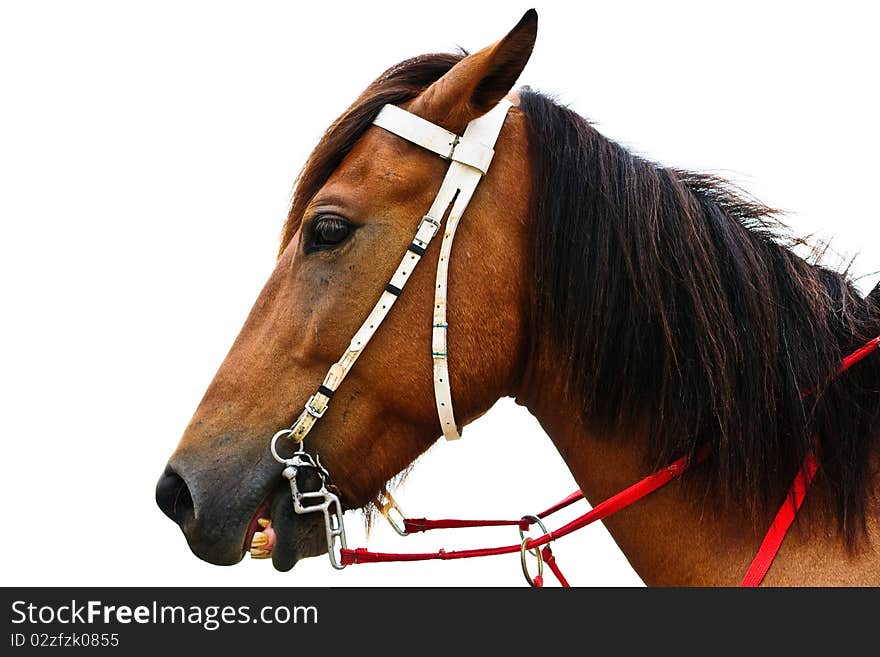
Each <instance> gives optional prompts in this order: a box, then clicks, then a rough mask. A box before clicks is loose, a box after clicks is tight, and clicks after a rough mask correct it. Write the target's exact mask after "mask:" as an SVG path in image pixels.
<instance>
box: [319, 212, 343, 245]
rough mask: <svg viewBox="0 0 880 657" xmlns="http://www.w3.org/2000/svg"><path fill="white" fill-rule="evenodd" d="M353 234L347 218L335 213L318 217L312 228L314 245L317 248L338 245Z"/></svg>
mask: <svg viewBox="0 0 880 657" xmlns="http://www.w3.org/2000/svg"><path fill="white" fill-rule="evenodd" d="M350 234H351V226H350V225H349V223H348V222H347V221H345V219H342V218H341V217H336V216H333V215H327V216H322V217H318V219H317V220H316V221H315V223H314V226H313V228H312V246H313V247H314V248H316V249H320V248H327V247H331V246H336V245H338V244H341V243H342V242H344V241H345V239H346V238H347V237H348V236H349V235H350Z"/></svg>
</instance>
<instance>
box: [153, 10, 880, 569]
mask: <svg viewBox="0 0 880 657" xmlns="http://www.w3.org/2000/svg"><path fill="white" fill-rule="evenodd" d="M536 33H537V15H536V14H535V13H534V12H533V11H530V12H528V13H527V14H526V15H525V16H524V17H523V19H522V20H521V21H520V23H519V24H518V25H517V26H516V27H515V28H514V29H513V30H512V31H511V32H510V33H509V34H508V35H507V36H506V37H504V38H503V39H502V40H500V41H498V42H497V43H495V44H494V45H492V46H489V47H487V48H485V49H484V50H481V51H479V52H477V53H475V54H472V55H464V54H456V55H446V54H444V55H425V56H422V57H418V58H415V59H411V60H408V61H405V62H403V63H401V64H399V65H397V66H394V67H393V68H391V69H389V70H388V71H386V72H385V73H383V74H382V75H381V76H380V77H379V78H378V79H377V80H376V81H375V82H374V83H373V84H371V85H370V86H369V87H368V88H367V90H366V91H365V92H364V93H363V94H362V95H361V96H360V98H358V99H357V100H356V101H355V103H354V104H353V105H352V106H351V107H350V108H349V109H348V110H347V111H346V112H345V113H344V114H343V115H342V116H341V117H340V118H339V119H337V120H336V121H335V122H334V123H333V125H332V126H331V127H330V128H329V129H328V131H327V132H326V134H325V135H324V137H323V139H322V141H321V142H320V144H319V145H318V147H317V148H316V150H315V151H314V153H313V154H312V155H311V157H310V158H309V160H308V162H307V164H306V166H305V168H304V169H303V171H302V173H301V175H300V177H299V180H298V183H297V187H296V192H295V195H294V200H293V204H292V208H291V210H290V214H289V217H288V220H287V222H286V225H285V227H284V231H283V238H282V243H281V249H280V255H279V257H278V261H277V265H276V268H275V270H274V272H273V273H272V275H271V277H270V278H269V280H268V282H267V283H266V286H265V288H264V289H263V291H262V293H261V294H260V296H259V298H258V299H257V301H256V304H255V306H254V308H253V310H252V311H251V313H250V316H249V317H248V319H247V321H246V322H245V325H244V327H243V329H242V331H241V334H240V335H239V337H238V339H237V340H236V341H235V343H234V345H233V346H232V349H231V351H230V353H229V355H228V356H227V358H226V360H225V361H224V362H223V364H222V366H221V367H220V370H219V372H218V373H217V375H216V377H215V379H214V381H213V382H212V383H211V385H210V387H209V388H208V390H207V392H206V393H205V396H204V399H203V400H202V402H201V404H200V406H199V408H198V409H197V410H196V413H195V415H194V417H193V419H192V421H191V422H190V424H189V426H188V427H187V429H186V432H185V433H184V436H183V438H182V440H181V442H180V445H179V446H178V448H177V450H176V451H175V453H174V454H173V456H172V457H171V459H170V461H169V464H168V467H167V468H166V470H165V472H164V474H163V475H162V478H161V479H160V481H159V485H158V488H157V493H156V496H157V501H158V503H159V506H160V507H161V508H162V510H163V511H164V512H165V513H166V514H167V515H168V516H169V517H171V518H172V519H173V520H174V521H175V522H177V523H178V524H179V525H180V527H181V528H182V530H183V532H184V534H185V536H186V538H187V541H188V543H189V546H190V548H191V549H192V550H193V552H195V554H196V555H198V556H199V557H201V558H202V559H205V560H207V561H210V562H212V563H217V564H232V563H236V562H238V561H239V560H240V559H241V558H242V556H243V555H244V553H245V552H246V551H247V550H249V549H250V550H251V551H252V553H253V554H254V555H255V556H270V555H271V557H272V560H273V563H274V565H275V566H276V568H278V569H279V570H287V569H289V568H291V567H292V566H293V565H294V564H295V563H296V561H297V560H298V559H300V558H304V557H308V556H313V555H317V554H321V553H324V552H325V551H326V550H327V546H326V541H325V539H324V529H323V525H322V521H321V518H320V514H310V515H296V514H294V513H293V510H292V508H291V499H290V491H289V488H288V487H287V482H285V481H284V480H283V479H282V478H281V477H280V476H279V471H280V468H279V466H278V464H277V463H276V462H275V461H274V460H273V459H272V458H271V456H270V454H269V452H268V449H267V447H268V440H269V437H271V436H272V435H273V434H274V433H275V432H276V431H277V430H278V429H279V428H282V427H285V426H288V425H289V424H290V422H291V421H292V420H293V419H294V418H295V417H296V416H297V415H298V411H299V410H300V409H301V408H302V404H303V403H304V402H305V400H306V399H308V398H309V396H310V395H311V394H312V393H313V392H314V390H315V388H316V386H317V385H318V384H319V383H320V382H321V380H322V378H323V376H324V374H325V372H326V371H327V368H328V367H329V366H330V365H331V364H332V363H333V362H335V360H336V359H337V358H338V356H339V354H340V353H342V352H343V351H344V350H345V348H346V347H347V346H348V344H349V340H350V338H351V336H352V335H353V334H354V332H355V331H356V330H357V328H358V327H359V326H360V323H361V322H362V321H363V319H364V317H365V316H366V315H367V313H368V312H369V311H370V309H371V308H372V307H373V304H374V303H375V302H376V299H377V298H378V296H379V294H380V293H381V291H382V289H383V286H384V285H385V284H386V283H387V281H388V280H389V278H390V276H391V273H392V272H393V271H394V269H395V267H396V266H397V263H398V262H399V261H400V258H401V257H402V254H404V253H405V252H406V250H407V247H408V245H409V244H410V242H411V240H412V235H413V233H414V231H415V227H416V225H417V224H418V221H419V219H420V218H421V217H422V215H424V214H425V211H426V210H427V208H428V206H429V205H430V203H431V201H432V199H433V198H434V195H435V194H436V193H437V189H438V186H439V184H440V180H441V179H442V177H443V175H444V172H445V170H446V167H447V164H446V163H445V162H443V160H441V159H440V158H438V157H436V156H435V155H433V154H432V153H430V152H428V151H426V150H424V149H421V148H419V147H418V146H415V145H413V144H411V143H409V142H407V141H404V140H403V139H401V138H399V137H397V136H395V135H394V134H391V133H390V132H388V131H386V130H383V129H381V128H379V127H376V126H372V125H371V124H372V121H373V119H374V118H375V117H376V115H377V114H378V112H379V110H380V109H381V108H382V107H383V106H384V105H385V104H395V105H399V106H401V107H404V108H406V109H408V110H409V111H410V112H412V113H414V114H416V115H418V116H421V117H423V118H425V119H427V120H429V121H431V122H433V123H435V124H438V125H440V126H442V127H443V128H446V129H447V130H449V131H452V132H455V133H456V134H461V132H462V130H463V129H464V128H465V127H466V126H467V124H468V123H469V122H470V121H472V120H473V119H475V118H477V117H479V116H481V115H482V114H484V113H486V112H487V111H488V110H489V109H491V108H492V107H493V106H495V105H496V104H497V103H498V102H499V101H500V100H502V99H503V98H505V97H507V98H509V99H510V100H511V102H513V104H514V107H513V108H512V109H511V111H510V112H509V113H508V115H507V118H506V120H505V123H504V125H503V129H502V131H501V134H500V137H499V139H498V143H497V145H496V154H495V158H494V160H493V162H492V167H491V169H490V171H489V173H488V175H487V176H486V177H485V179H484V180H483V182H482V183H481V184H480V187H479V188H478V189H477V192H476V194H475V196H474V198H473V200H472V202H471V204H470V206H469V207H468V210H467V212H466V214H465V217H464V220H463V222H462V225H461V228H460V230H459V235H458V238H457V242H456V247H455V251H454V257H453V258H451V260H450V271H449V296H450V304H449V326H450V329H449V338H448V340H449V346H448V351H449V354H450V360H449V367H450V378H451V384H452V392H453V398H454V407H455V414H456V420H457V421H458V423H459V424H461V425H465V424H467V423H468V422H470V421H472V420H473V419H475V418H477V417H479V416H480V415H481V414H482V413H484V412H486V411H487V410H488V409H489V407H490V406H492V404H493V403H494V402H495V401H496V400H497V399H498V398H500V397H502V396H513V397H515V398H516V400H517V402H518V403H520V404H522V405H525V406H526V407H527V408H528V409H529V411H530V412H531V413H533V414H534V415H535V416H536V417H537V418H538V420H539V421H540V423H541V425H542V426H543V428H544V429H545V430H546V432H547V434H548V435H549V436H550V438H551V439H552V440H553V442H554V444H555V445H556V447H557V448H558V450H559V451H560V453H561V454H562V456H563V458H564V459H565V461H566V463H567V465H568V467H569V468H570V469H571V472H572V474H573V475H574V477H575V479H576V481H577V483H578V485H579V486H580V487H581V488H582V490H583V491H584V492H585V493H586V496H587V498H588V499H589V500H590V501H591V502H592V503H596V502H598V501H601V500H602V499H604V498H606V497H608V496H609V495H611V494H613V493H615V492H617V491H618V490H620V489H622V488H623V487H625V486H626V485H628V484H630V483H632V482H633V481H635V480H636V479H638V478H639V477H640V476H641V475H644V474H645V473H646V472H647V471H649V470H652V469H654V468H656V467H659V466H662V465H665V464H666V463H668V462H670V461H672V460H673V459H675V458H677V457H679V456H681V455H682V454H687V453H689V452H692V451H693V450H694V449H695V448H696V447H697V446H699V445H701V444H704V443H708V444H709V445H710V446H711V456H710V457H709V458H708V459H707V460H706V461H705V462H704V463H702V464H701V465H699V466H698V467H694V468H693V469H692V470H691V471H689V472H688V474H687V475H686V476H684V477H682V478H681V479H679V480H676V481H675V482H674V483H673V484H671V485H669V486H668V487H666V488H664V489H663V490H661V491H660V492H658V493H655V494H654V495H653V496H651V497H649V498H646V499H645V500H643V501H641V502H639V503H638V504H636V505H634V506H632V507H629V508H628V509H626V510H624V511H623V512H621V513H619V514H617V515H615V516H613V517H612V518H610V519H609V520H607V521H606V524H607V526H608V529H609V530H610V532H611V533H612V535H613V537H614V538H615V540H616V541H617V543H618V545H619V546H620V548H621V549H622V550H623V552H624V553H625V554H626V556H627V558H628V559H629V561H630V563H631V564H632V565H633V567H634V568H635V569H636V571H637V572H638V573H639V575H640V576H641V577H642V578H643V580H644V581H645V582H646V583H648V584H678V585H729V584H735V583H737V582H739V580H740V578H741V577H742V574H743V572H744V571H745V569H746V567H747V566H748V563H749V561H750V560H751V558H752V557H753V556H754V554H755V552H756V549H757V547H758V545H759V543H760V541H761V538H762V535H763V533H764V532H765V531H766V528H767V526H768V524H769V522H770V520H771V518H772V515H773V513H774V512H775V510H776V508H778V506H779V504H780V502H781V501H782V500H783V498H784V496H785V494H786V490H787V488H788V486H789V484H790V482H791V480H792V478H793V476H794V474H795V472H796V471H797V469H798V467H799V465H800V464H801V462H802V461H803V458H804V456H805V455H806V454H807V453H808V452H809V451H810V450H812V449H814V448H818V449H817V453H818V454H819V455H820V462H821V467H820V470H819V474H818V476H817V479H816V483H815V484H814V485H813V487H812V488H811V489H810V491H809V495H808V497H807V502H806V504H805V506H804V509H803V510H802V511H801V513H800V515H799V516H798V518H797V521H796V524H795V527H794V529H793V530H792V532H790V533H789V535H788V537H787V538H786V540H785V543H784V544H783V547H782V550H781V551H780V553H779V556H778V559H777V560H776V562H775V563H774V566H773V568H772V569H771V571H770V573H769V575H768V577H767V579H766V580H765V581H766V582H767V583H769V584H774V585H796V584H813V585H834V584H848V585H856V584H873V585H878V584H880V548H878V547H877V541H878V539H880V500H878V496H877V492H876V486H875V484H876V482H877V479H878V476H880V475H878V472H877V468H878V465H880V450H878V443H880V363H878V362H877V361H878V360H880V359H878V358H876V357H874V358H871V359H868V360H866V361H865V362H863V363H861V364H859V365H858V366H857V367H855V368H853V370H851V371H850V372H847V373H846V374H845V375H843V376H841V377H839V378H837V379H833V377H832V375H833V373H834V372H835V371H836V369H837V367H838V365H839V362H840V359H841V357H842V356H843V355H844V354H845V353H848V351H850V350H852V349H853V348H855V347H857V346H859V345H860V344H862V343H864V342H865V341H866V340H868V339H870V338H872V337H874V336H876V335H877V334H878V333H880V290H878V289H875V290H874V291H873V292H872V293H871V294H870V295H868V297H867V298H863V297H862V296H860V295H859V294H858V293H857V291H856V290H855V289H854V287H853V286H852V285H851V283H850V282H849V280H848V279H847V277H846V275H845V274H841V273H837V272H834V271H831V270H829V269H826V268H823V267H821V266H819V265H818V264H815V263H811V262H807V261H805V260H803V259H801V258H800V257H798V256H796V255H795V254H794V253H793V252H792V251H791V250H790V246H791V244H790V243H788V244H786V243H784V242H783V241H782V240H781V238H780V232H779V230H778V223H777V222H776V221H775V219H774V216H775V213H774V212H773V211H772V210H770V209H768V208H766V207H763V206H762V205H760V204H759V203H756V202H754V201H752V200H749V199H747V198H745V197H744V196H743V194H742V193H741V192H738V191H737V190H735V189H733V188H731V187H730V186H729V185H727V184H726V183H724V181H721V180H718V179H716V178H713V177H709V176H705V175H700V174H694V173H689V172H685V171H680V170H674V169H669V168H664V167H661V166H659V165H657V164H654V163H651V162H648V161H646V160H644V159H641V158H638V157H636V156H634V155H632V154H630V153H629V152H627V151H626V150H625V149H623V148H622V147H620V146H619V145H617V144H615V143H613V142H611V141H609V140H608V139H606V138H604V137H603V136H601V135H600V134H599V133H598V132H597V131H596V130H595V129H594V128H593V127H592V126H590V124H589V123H588V122H587V121H585V120H584V119H582V118H581V117H579V116H577V115H576V114H574V113H573V112H571V111H569V110H567V109H565V108H563V107H560V106H559V105H557V104H555V103H554V102H553V101H552V100H550V99H548V98H546V97H544V96H542V95H540V94H538V93H535V92H533V91H531V90H529V89H520V90H518V91H511V90H512V88H513V85H514V83H515V82H516V79H517V77H518V76H519V74H520V72H521V71H522V69H523V67H524V66H525V64H526V62H527V60H528V58H529V56H530V54H531V51H532V47H533V44H534V41H535V37H536ZM437 258H438V245H437V244H436V243H432V244H431V246H430V248H429V249H428V250H427V253H426V254H425V256H424V259H425V260H426V263H425V266H423V267H422V268H420V269H417V270H415V271H414V272H413V274H412V279H411V281H410V282H409V284H408V285H407V288H406V290H405V292H404V293H403V294H402V295H401V297H400V299H399V301H398V303H397V305H396V307H395V308H393V309H392V311H391V312H390V314H389V316H388V318H387V320H386V321H385V323H384V324H382V326H381V328H380V329H379V330H378V332H377V333H376V335H375V337H374V338H373V341H372V344H370V345H369V347H368V348H367V349H365V350H364V354H363V356H362V357H361V359H360V360H359V361H358V362H357V364H356V366H355V367H354V368H353V369H352V371H351V374H350V375H349V377H348V378H347V379H346V380H345V381H344V382H343V383H342V385H341V386H340V388H339V389H338V390H337V391H336V394H335V396H334V398H333V404H332V407H331V408H330V410H329V411H328V412H327V415H326V417H324V418H323V420H322V421H321V423H320V425H318V426H316V428H315V430H314V431H313V432H312V433H311V434H310V436H309V440H308V443H309V449H310V450H311V451H313V452H316V453H318V454H320V457H321V460H322V462H323V465H324V466H325V467H326V468H327V469H328V470H329V471H330V472H331V473H332V475H333V480H334V483H335V485H336V486H337V487H338V489H339V492H340V496H341V498H342V501H343V504H344V506H345V508H348V509H354V508H360V507H365V506H368V505H370V504H371V503H373V502H375V501H376V500H377V499H378V496H379V495H380V494H381V493H382V492H383V491H384V486H385V484H386V482H387V481H388V480H389V479H390V478H392V477H393V476H395V475H397V474H398V473H400V472H401V471H402V470H404V469H405V468H407V466H409V465H410V464H411V463H412V462H413V461H414V460H415V459H416V458H417V457H418V456H419V455H420V454H421V453H423V452H424V451H425V450H426V449H427V448H428V447H429V446H430V445H431V444H432V443H433V442H434V441H435V440H436V439H437V437H438V436H439V435H440V433H441V432H440V425H439V421H438V419H437V415H436V413H435V410H434V397H433V389H432V372H431V358H430V355H429V353H428V352H429V351H430V345H431V322H430V320H431V314H432V307H431V304H432V299H433V286H434V279H433V269H434V266H435V265H436V263H437ZM802 391H809V393H810V394H808V395H806V396H802V394H801V392H802ZM486 467H491V464H487V465H486ZM270 522H271V526H270V530H271V531H268V532H259V533H256V531H257V530H258V529H260V528H261V527H259V526H258V525H261V526H262V527H266V525H267V524H268V523H270ZM254 536H257V538H256V539H254V538H253V537H254Z"/></svg>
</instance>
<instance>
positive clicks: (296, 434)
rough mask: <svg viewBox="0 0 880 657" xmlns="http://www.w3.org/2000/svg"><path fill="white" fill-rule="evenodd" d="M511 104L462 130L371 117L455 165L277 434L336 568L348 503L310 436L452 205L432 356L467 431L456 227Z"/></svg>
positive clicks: (444, 400)
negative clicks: (460, 398) (457, 344)
mask: <svg viewBox="0 0 880 657" xmlns="http://www.w3.org/2000/svg"><path fill="white" fill-rule="evenodd" d="M510 107H511V103H510V101H508V100H502V101H501V102H500V103H498V105H496V106H495V107H494V108H493V109H491V110H490V111H489V112H487V113H486V114H484V115H483V116H480V117H479V118H477V119H474V120H473V121H471V122H470V123H469V124H468V126H467V128H466V129H465V131H464V134H463V135H462V136H458V135H456V134H455V133H452V132H450V131H448V130H446V129H444V128H441V127H440V126H438V125H435V124H434V123H431V122H430V121H427V120H425V119H423V118H421V117H419V116H416V115H415V114H412V113H411V112H408V111H406V110H405V109H402V108H400V107H397V106H396V105H385V106H384V107H383V108H382V110H381V111H380V112H379V114H378V115H377V116H376V118H375V120H374V121H373V124H374V125H376V126H379V127H380V128H383V129H384V130H387V131H388V132H391V133H392V134H395V135H397V136H398V137H402V138H403V139H406V140H407V141H410V142H412V143H414V144H417V145H418V146H421V147H422V148H425V149H427V150H429V151H431V152H433V153H436V154H437V155H439V156H440V157H442V158H443V159H444V160H449V168H448V169H447V171H446V176H445V177H444V178H443V182H442V184H441V185H440V189H439V191H438V192H437V196H436V197H434V202H433V203H432V204H431V207H430V209H429V210H428V212H427V214H425V216H423V217H422V219H421V221H420V222H419V225H418V228H417V229H416V233H415V236H414V237H413V241H412V243H411V244H410V245H409V246H408V247H407V252H406V253H405V254H404V256H403V258H402V259H401V261H400V264H399V265H398V266H397V269H396V270H395V272H394V275H393V276H392V277H391V280H390V281H389V282H388V284H387V285H386V286H385V289H384V290H383V291H382V294H381V295H380V297H379V300H378V301H377V302H376V305H375V306H373V309H372V310H371V311H370V313H369V315H367V318H366V319H365V320H364V323H363V324H361V327H360V328H359V329H358V331H357V333H355V334H354V337H353V338H352V339H351V342H350V343H349V345H348V349H346V350H345V353H344V354H342V357H341V358H340V359H339V360H338V361H337V362H336V363H335V364H334V365H333V366H332V367H331V368H330V370H329V371H328V372H327V375H326V376H325V377H324V381H323V382H322V383H321V385H319V386H318V389H317V391H316V392H315V394H313V395H312V396H311V397H309V399H308V401H307V402H306V404H305V408H303V410H302V412H300V414H299V417H297V419H296V421H295V422H294V423H293V424H292V425H291V426H290V427H289V428H287V429H282V430H281V431H279V432H277V433H276V434H275V435H274V436H273V437H272V442H271V444H270V450H271V452H272V456H273V457H274V458H275V460H276V461H278V462H279V463H281V464H282V465H284V466H285V467H284V470H283V472H282V474H283V476H284V477H285V478H287V479H289V480H290V488H291V494H292V495H293V508H294V511H296V513H299V514H304V513H314V512H317V511H321V512H323V514H324V527H325V530H326V536H327V552H328V554H329V555H330V563H331V564H333V567H334V568H337V569H340V570H341V569H342V568H344V567H345V566H344V564H343V563H342V560H341V558H337V556H336V550H335V546H336V545H337V543H338V544H339V546H340V549H344V548H346V541H345V527H344V525H343V521H342V505H341V503H340V501H339V496H338V495H337V494H336V493H335V492H333V490H332V486H331V485H330V475H329V473H328V472H327V470H326V469H324V468H323V466H321V464H320V460H319V459H318V457H317V456H315V457H314V458H313V457H312V456H310V455H309V454H307V453H306V451H305V445H304V441H305V438H306V436H307V435H308V434H309V432H310V431H311V430H312V428H314V426H315V425H316V424H317V423H318V421H319V420H320V419H321V418H322V417H324V414H325V413H326V412H327V408H328V406H329V404H330V400H331V399H332V398H333V394H334V393H335V392H336V389H337V388H338V387H339V384H341V383H342V381H343V380H344V379H345V377H346V375H347V374H348V373H349V372H350V371H351V368H352V367H353V366H354V364H355V362H356V361H357V359H358V357H359V356H360V354H361V352H362V351H363V349H364V348H365V347H366V346H367V344H368V343H369V341H370V339H371V338H372V337H373V335H374V334H375V333H376V331H377V330H378V329H379V326H381V324H382V322H383V321H384V320H385V318H386V317H387V316H388V313H389V312H390V311H391V308H392V307H393V306H394V303H395V302H396V301H397V299H398V297H399V296H400V294H401V292H402V291H403V288H404V287H405V286H406V283H407V281H408V280H410V279H411V278H412V272H413V269H415V267H416V265H418V264H419V262H420V261H421V259H422V256H424V255H425V251H426V250H427V248H428V245H429V244H430V243H431V240H433V239H434V236H435V235H437V233H438V232H439V230H440V227H441V222H442V220H443V217H444V215H446V214H447V210H448V216H447V218H446V230H445V231H444V233H443V239H442V241H441V244H440V256H439V259H438V261H437V279H436V285H435V288H434V313H433V323H432V330H431V358H432V360H433V362H434V399H435V401H436V405H437V415H438V417H439V418H440V428H441V430H442V431H443V436H444V437H445V438H446V439H447V440H457V439H458V438H460V437H461V428H460V427H459V426H458V425H457V424H456V422H455V414H454V412H453V409H452V390H451V387H450V382H449V366H448V352H447V341H446V334H447V331H448V329H449V323H448V320H447V317H446V304H447V293H448V278H449V259H450V257H451V255H452V242H453V240H454V239H455V231H456V229H457V228H458V224H459V222H460V221H461V217H462V215H463V214H464V211H465V209H466V208H467V206H468V203H470V200H471V198H472V197H473V194H474V191H476V189H477V185H478V184H479V182H480V180H481V179H482V177H483V176H484V175H486V173H487V172H488V170H489V165H490V164H491V162H492V156H493V155H494V154H495V150H494V146H495V142H496V141H497V139H498V135H499V133H500V132H501V126H502V125H504V119H505V118H506V116H507V112H508V110H509V109H510ZM450 206H451V208H450ZM280 438H288V439H290V440H292V441H294V442H295V443H298V444H299V449H298V450H297V451H296V452H295V453H294V455H293V456H292V457H290V458H284V457H282V456H281V455H279V454H278V450H277V443H278V440H279V439H280ZM304 469H308V470H311V471H312V472H314V473H315V474H317V476H318V478H319V479H320V481H321V487H320V489H318V490H317V491H314V492H308V493H304V492H301V491H300V490H299V486H298V484H297V473H298V472H299V471H301V470H304ZM304 502H306V504H304ZM309 502H311V503H309ZM383 507H384V508H383V513H384V515H386V517H388V518H389V520H390V511H391V510H395V511H396V512H397V513H398V514H399V513H400V509H399V508H397V505H396V504H395V503H394V501H393V499H391V498H390V497H389V498H387V499H386V501H385V502H384V504H383ZM401 515H402V514H401ZM392 526H393V527H395V529H396V530H397V531H398V533H401V532H402V529H401V528H400V526H399V525H398V524H396V523H394V522H392Z"/></svg>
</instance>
